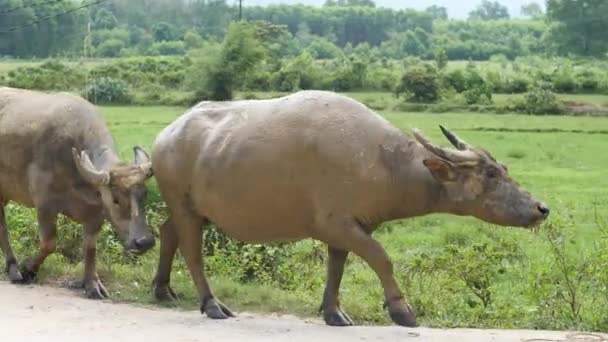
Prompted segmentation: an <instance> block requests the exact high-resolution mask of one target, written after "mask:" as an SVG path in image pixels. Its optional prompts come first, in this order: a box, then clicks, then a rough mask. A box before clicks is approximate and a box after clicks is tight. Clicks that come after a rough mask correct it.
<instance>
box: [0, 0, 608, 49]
mask: <svg viewBox="0 0 608 342" xmlns="http://www.w3.org/2000/svg"><path fill="white" fill-rule="evenodd" d="M87 1H89V2H90V1H92V0H56V1H48V0H47V1H45V0H0V56H11V57H24V58H29V57H38V58H45V57H49V56H61V55H64V56H80V55H82V54H83V51H84V50H85V49H84V44H85V42H86V43H87V44H88V46H87V48H88V49H87V51H89V53H90V55H93V56H98V57H118V56H134V55H150V56H153V55H183V54H185V53H186V52H187V51H188V50H191V49H197V48H201V47H202V46H204V45H205V44H206V43H207V42H216V41H221V40H222V39H223V37H224V35H225V33H226V29H227V27H228V25H229V24H230V23H231V22H233V21H236V20H238V4H237V5H234V4H228V3H227V2H226V0H142V1H131V0H107V1H104V2H102V3H100V4H97V5H95V6H91V7H89V8H87V9H85V10H82V11H75V12H72V13H69V14H65V15H61V14H62V13H64V12H67V11H69V10H70V9H72V8H75V7H77V6H78V5H80V4H82V3H87ZM245 5H246V2H245ZM545 8H546V13H544V12H543V8H542V7H541V6H540V5H539V4H538V3H535V2H531V3H530V4H528V5H526V6H524V7H523V8H522V13H524V14H525V15H526V16H527V17H528V19H517V20H515V19H510V14H509V13H508V10H507V8H506V7H504V6H502V5H501V4H500V3H498V2H496V1H489V0H482V1H481V2H480V4H479V6H478V7H477V8H476V9H475V10H474V11H472V12H471V13H470V16H469V19H467V20H454V19H449V18H448V15H447V10H446V9H445V8H443V7H440V6H430V7H429V8H427V9H426V10H424V11H416V10H412V9H404V10H395V9H388V8H380V7H376V6H375V4H374V3H373V2H372V1H371V0H328V1H327V2H326V4H325V5H324V6H322V7H312V6H304V5H272V6H265V7H261V6H245V7H244V8H243V19H244V20H247V21H251V22H258V21H263V22H268V23H271V24H273V25H278V26H281V27H283V28H284V29H285V34H284V35H283V36H282V37H281V40H282V41H281V42H280V44H281V50H280V51H278V53H279V55H280V56H281V57H282V56H297V55H299V54H301V53H302V52H303V51H304V50H307V51H310V52H311V53H312V55H313V57H315V58H317V59H325V58H333V57H335V56H336V55H337V54H340V51H342V50H346V51H349V50H352V49H362V50H369V51H371V53H372V54H373V55H375V56H378V57H380V58H392V59H394V58H397V59H399V58H403V57H404V56H417V57H421V58H424V59H430V58H432V57H433V56H434V53H435V51H436V50H437V49H445V50H446V52H447V55H448V58H449V59H473V60H486V59H489V58H490V57H491V56H493V55H498V54H500V55H505V56H507V57H508V58H511V59H512V58H515V57H521V56H528V55H538V54H542V55H567V54H577V55H582V56H603V55H605V54H606V52H607V51H608V38H607V37H606V35H605V34H603V33H604V32H606V31H607V30H608V17H607V16H605V15H602V14H603V13H608V2H606V1H602V0H584V1H559V0H547V1H546V3H545ZM55 15H58V16H56V17H53V16H55ZM49 17H53V18H50V19H48V18H49ZM32 23H33V24H32ZM89 23H90V27H91V32H92V33H91V37H89V38H90V39H85V37H87V31H88V28H87V25H88V24H89ZM28 24H31V25H30V26H27V27H22V26H23V25H28ZM15 28H16V29H15ZM7 31H8V32H7Z"/></svg>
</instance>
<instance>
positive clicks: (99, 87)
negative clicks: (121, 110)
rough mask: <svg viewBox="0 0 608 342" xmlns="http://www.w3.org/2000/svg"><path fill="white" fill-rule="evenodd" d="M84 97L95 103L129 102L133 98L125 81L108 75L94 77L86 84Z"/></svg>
mask: <svg viewBox="0 0 608 342" xmlns="http://www.w3.org/2000/svg"><path fill="white" fill-rule="evenodd" d="M85 97H86V98H87V99H88V100H89V101H91V102H93V103H96V104H97V103H102V104H108V103H112V104H129V103H131V101H132V99H133V98H132V95H131V91H130V90H129V85H128V84H127V82H125V81H123V80H120V79H115V78H109V77H102V78H97V79H94V80H93V82H91V83H90V84H89V85H88V87H87V89H86V93H85Z"/></svg>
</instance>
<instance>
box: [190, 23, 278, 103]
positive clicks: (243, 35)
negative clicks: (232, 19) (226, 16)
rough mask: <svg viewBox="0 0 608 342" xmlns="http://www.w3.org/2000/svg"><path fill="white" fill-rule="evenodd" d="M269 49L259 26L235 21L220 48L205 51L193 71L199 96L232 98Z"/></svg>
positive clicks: (219, 98)
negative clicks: (256, 27) (263, 40)
mask: <svg viewBox="0 0 608 342" xmlns="http://www.w3.org/2000/svg"><path fill="white" fill-rule="evenodd" d="M265 53H266V50H265V48H264V44H262V42H261V41H260V40H259V39H258V33H257V32H256V29H255V26H254V25H252V24H250V23H246V22H237V23H232V24H230V26H229V27H228V32H227V33H226V36H225V37H224V41H223V42H222V45H221V47H220V48H219V49H209V51H205V53H204V54H203V57H201V58H200V59H199V60H197V61H196V62H195V63H194V64H193V66H192V68H191V70H190V71H191V72H189V73H188V74H189V76H190V78H191V81H190V83H191V84H193V86H194V87H196V88H197V95H198V96H199V97H204V98H208V99H211V100H216V101H222V100H230V99H232V95H233V92H234V89H235V88H237V87H238V86H240V85H241V84H242V83H244V80H245V76H246V75H247V74H248V73H250V72H252V70H253V69H254V68H255V67H256V65H257V64H258V63H259V62H261V61H262V60H263V59H264V56H265Z"/></svg>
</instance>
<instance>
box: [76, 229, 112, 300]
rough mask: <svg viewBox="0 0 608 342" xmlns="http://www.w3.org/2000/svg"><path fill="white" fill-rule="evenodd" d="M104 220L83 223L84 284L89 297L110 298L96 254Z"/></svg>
mask: <svg viewBox="0 0 608 342" xmlns="http://www.w3.org/2000/svg"><path fill="white" fill-rule="evenodd" d="M102 224H103V220H102V219H99V220H96V221H94V222H90V223H85V224H83V227H84V232H83V233H84V234H83V236H82V253H83V254H84V277H83V281H82V285H83V286H84V291H85V294H86V296H87V298H90V299H105V298H108V297H109V296H108V291H107V290H106V288H105V287H104V286H103V284H102V283H101V281H100V280H99V276H98V275H97V266H96V254H97V235H98V234H99V231H100V230H101V226H102Z"/></svg>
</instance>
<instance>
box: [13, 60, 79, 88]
mask: <svg viewBox="0 0 608 342" xmlns="http://www.w3.org/2000/svg"><path fill="white" fill-rule="evenodd" d="M85 79H86V77H85V74H84V72H83V68H81V67H71V66H69V65H67V64H63V63H60V62H57V61H54V60H49V61H46V62H44V63H42V64H41V65H40V66H37V67H20V68H18V69H16V70H13V71H10V72H9V73H8V74H7V77H6V84H7V85H8V86H9V87H14V88H23V89H35V90H60V91H69V90H82V88H83V87H84V82H85Z"/></svg>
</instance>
